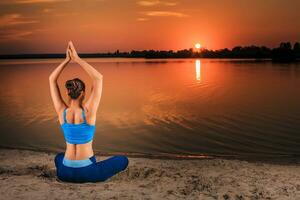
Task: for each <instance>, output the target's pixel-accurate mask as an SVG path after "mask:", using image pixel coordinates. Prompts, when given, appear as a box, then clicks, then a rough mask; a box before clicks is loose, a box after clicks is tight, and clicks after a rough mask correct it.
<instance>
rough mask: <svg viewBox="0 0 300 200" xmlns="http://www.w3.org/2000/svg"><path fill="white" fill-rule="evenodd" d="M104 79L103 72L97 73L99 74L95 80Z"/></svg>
mask: <svg viewBox="0 0 300 200" xmlns="http://www.w3.org/2000/svg"><path fill="white" fill-rule="evenodd" d="M102 80H103V75H102V74H100V73H99V74H97V76H95V81H102Z"/></svg>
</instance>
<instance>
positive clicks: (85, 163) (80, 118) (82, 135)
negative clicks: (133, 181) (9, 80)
mask: <svg viewBox="0 0 300 200" xmlns="http://www.w3.org/2000/svg"><path fill="white" fill-rule="evenodd" d="M71 60H73V61H75V62H77V63H78V64H79V65H80V66H81V67H82V68H83V69H84V70H85V71H86V72H87V73H88V75H89V76H90V77H91V79H92V83H93V84H92V91H91V95H90V97H89V98H88V100H87V101H86V102H85V103H83V99H84V97H85V84H84V82H83V81H81V80H80V79H79V78H74V79H72V80H68V81H66V84H65V87H66V89H67V94H68V97H69V102H70V103H69V106H68V105H67V104H66V103H65V102H64V101H63V99H62V97H61V94H60V91H59V87H58V84H57V79H58V77H59V75H60V74H61V72H62V70H63V69H64V68H65V66H66V65H67V64H68V63H69V62H70V61H71ZM102 79H103V76H102V75H101V74H100V73H99V72H98V71H97V70H96V69H94V68H93V67H92V66H91V65H89V64H88V63H87V62H85V61H84V60H82V59H81V58H80V57H79V56H78V54H77V52H76V50H75V48H74V45H73V44H72V42H69V44H68V47H67V51H66V59H65V60H64V61H63V62H62V63H61V64H60V65H59V66H58V67H57V68H56V69H55V70H54V71H53V72H52V73H51V75H50V77H49V83H50V92H51V97H52V100H53V104H54V107H55V110H56V113H57V115H58V118H59V122H60V125H61V128H62V131H63V133H64V138H65V140H66V151H65V153H59V154H57V155H56V157H55V166H56V169H57V177H58V178H59V179H60V180H62V181H66V182H76V183H83V182H98V181H105V180H106V179H108V178H110V177H112V176H113V175H115V174H117V173H118V172H120V171H122V170H125V169H126V168H127V166H128V159H127V157H125V156H113V157H111V158H109V159H107V160H103V161H99V162H97V161H96V158H95V156H94V152H93V148H92V142H93V136H94V132H95V128H96V125H95V124H96V113H97V110H98V106H99V102H100V99H101V93H102Z"/></svg>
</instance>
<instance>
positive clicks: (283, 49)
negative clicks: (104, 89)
mask: <svg viewBox="0 0 300 200" xmlns="http://www.w3.org/2000/svg"><path fill="white" fill-rule="evenodd" d="M79 56H80V57H82V58H145V59H164V58H168V59H170V58H198V59H201V58H216V59H223V58H225V59H258V60H260V59H271V60H272V61H275V62H295V61H299V60H300V43H299V42H296V43H295V44H294V45H293V46H292V44H291V43H290V42H282V43H280V45H279V47H277V48H273V49H271V48H268V47H265V46H254V45H251V46H243V47H242V46H236V47H234V48H232V49H228V48H224V49H218V50H209V49H205V48H202V49H198V50H196V51H195V50H194V49H193V48H190V49H183V50H178V51H173V50H132V51H130V52H121V51H119V50H116V51H115V52H113V53H111V52H106V53H79ZM65 57H66V55H65V53H27V54H2V55H0V59H44V58H46V59H50V58H65Z"/></svg>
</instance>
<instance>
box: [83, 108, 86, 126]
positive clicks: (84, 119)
mask: <svg viewBox="0 0 300 200" xmlns="http://www.w3.org/2000/svg"><path fill="white" fill-rule="evenodd" d="M82 118H83V121H84V122H85V123H86V118H85V114H84V109H83V108H82Z"/></svg>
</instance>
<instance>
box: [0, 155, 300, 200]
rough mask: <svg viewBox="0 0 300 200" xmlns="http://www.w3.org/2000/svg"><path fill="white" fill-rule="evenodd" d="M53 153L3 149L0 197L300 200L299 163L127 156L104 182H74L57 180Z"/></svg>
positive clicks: (0, 168)
mask: <svg viewBox="0 0 300 200" xmlns="http://www.w3.org/2000/svg"><path fill="white" fill-rule="evenodd" d="M54 155H55V154H54V153H45V152H36V151H28V150H11V149H1V150H0V181H1V182H0V184H1V189H0V199H72V200H74V199H300V163H299V162H298V161H292V162H288V163H285V164H284V163H280V164H279V163H271V162H268V163H264V162H261V161H260V162H257V161H241V160H228V159H219V158H214V159H197V160H195V159H193V160H186V159H185V160H172V159H149V158H129V162H130V163H129V167H128V169H127V170H126V171H124V172H122V173H120V174H119V175H117V176H115V177H113V178H111V179H110V180H108V181H106V182H102V183H86V184H72V183H63V182H60V181H59V180H57V178H56V175H55V173H56V172H55V166H54V162H53V159H54ZM100 159H105V157H99V156H97V160H100Z"/></svg>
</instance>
